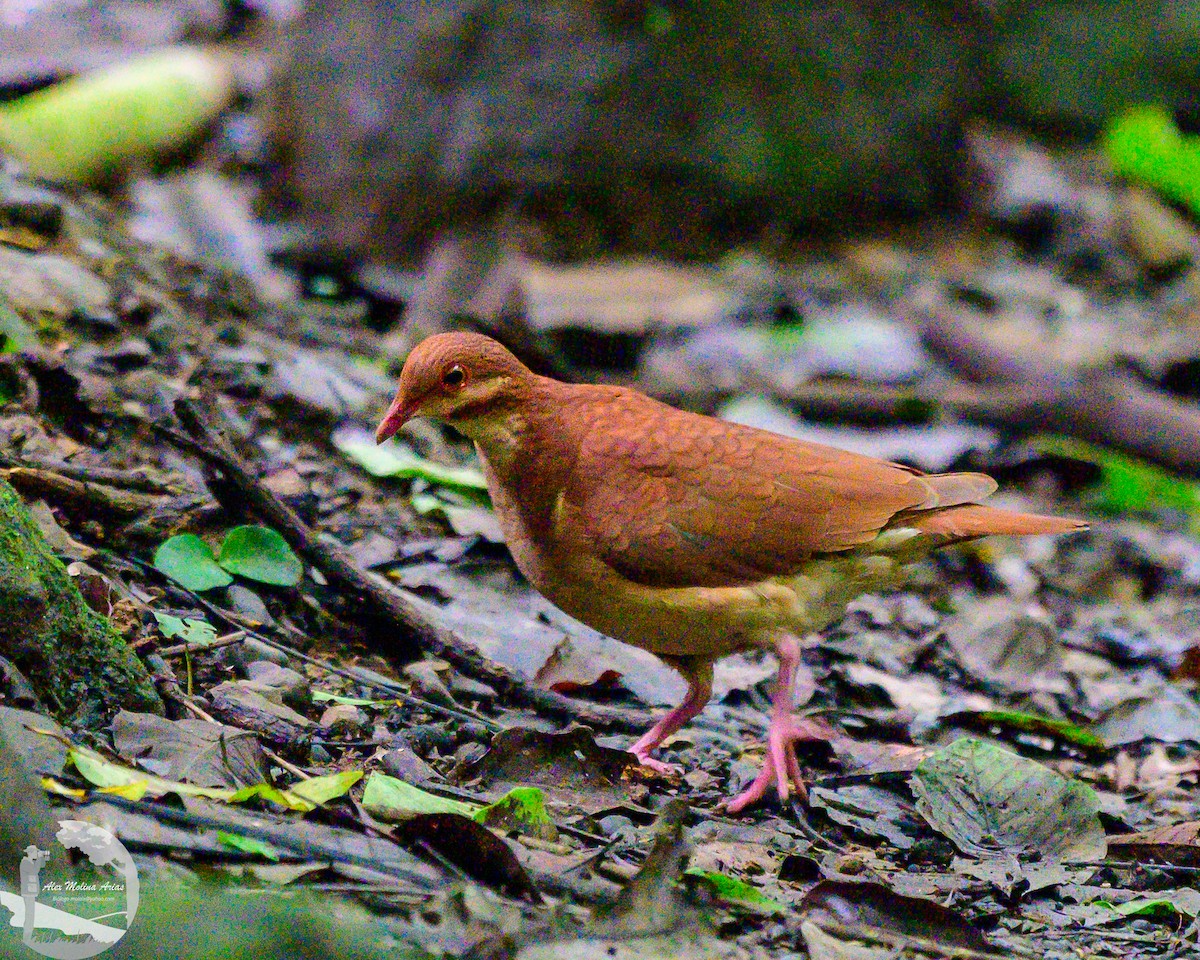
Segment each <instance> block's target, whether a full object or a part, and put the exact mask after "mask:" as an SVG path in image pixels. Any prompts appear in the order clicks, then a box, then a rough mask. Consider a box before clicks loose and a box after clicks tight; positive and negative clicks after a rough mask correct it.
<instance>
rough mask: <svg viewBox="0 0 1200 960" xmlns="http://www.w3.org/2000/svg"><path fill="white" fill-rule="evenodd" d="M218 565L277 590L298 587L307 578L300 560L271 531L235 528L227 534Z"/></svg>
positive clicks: (256, 528) (265, 528) (259, 528)
mask: <svg viewBox="0 0 1200 960" xmlns="http://www.w3.org/2000/svg"><path fill="white" fill-rule="evenodd" d="M217 563H219V564H220V565H221V566H222V567H224V568H225V569H226V570H228V571H229V572H230V573H236V574H237V575H238V576H240V577H245V578H246V579H247V580H257V581H258V582H259V583H269V584H271V585H272V586H276V587H294V586H296V584H298V583H299V582H300V578H301V577H303V576H304V564H302V563H301V562H300V558H299V557H298V556H296V555H295V554H294V553H292V548H291V547H289V546H288V545H287V541H286V540H284V539H283V537H281V536H280V535H279V534H278V533H276V532H275V531H274V530H272V529H270V528H269V527H234V528H233V529H232V530H230V531H229V533H227V534H225V542H224V543H222V544H221V555H220V556H219V557H217Z"/></svg>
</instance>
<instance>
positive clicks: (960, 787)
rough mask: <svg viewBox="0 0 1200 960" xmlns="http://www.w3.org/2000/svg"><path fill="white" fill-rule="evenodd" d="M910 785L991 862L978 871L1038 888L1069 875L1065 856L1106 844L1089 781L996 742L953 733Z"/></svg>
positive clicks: (1088, 853)
mask: <svg viewBox="0 0 1200 960" xmlns="http://www.w3.org/2000/svg"><path fill="white" fill-rule="evenodd" d="M910 786H911V788H912V792H913V794H914V795H915V796H916V798H917V810H918V811H919V812H920V814H921V816H922V817H924V818H925V820H926V822H928V823H929V825H930V826H931V827H933V828H934V829H935V830H937V831H939V832H940V833H942V834H944V835H945V836H947V837H949V839H950V840H952V841H953V842H954V845H955V846H956V847H957V848H958V849H959V850H960V851H962V853H964V854H965V855H966V856H968V857H971V858H973V859H974V860H977V861H980V862H981V863H983V864H985V865H986V867H985V869H984V870H982V871H975V872H974V873H973V875H975V876H980V877H986V878H987V879H993V880H995V881H996V882H1000V881H1001V880H1005V879H1007V880H1012V881H1015V880H1016V879H1018V878H1024V879H1026V880H1028V881H1029V885H1030V889H1031V890H1040V889H1042V888H1043V887H1046V886H1049V885H1050V884H1053V883H1063V882H1065V881H1066V880H1067V879H1068V874H1067V871H1066V869H1065V868H1064V867H1063V864H1064V863H1066V862H1070V861H1089V860H1100V859H1103V857H1104V855H1105V851H1106V850H1107V844H1106V842H1105V839H1104V829H1103V827H1101V825H1100V819H1099V816H1098V813H1099V810H1100V800H1099V798H1098V797H1097V796H1096V793H1095V791H1094V790H1092V788H1091V787H1089V786H1087V785H1086V784H1083V783H1080V782H1079V781H1077V780H1069V779H1067V778H1066V777H1064V776H1062V775H1061V774H1059V773H1057V772H1055V771H1054V770H1051V769H1050V768H1049V767H1045V766H1043V765H1042V764H1040V763H1035V762H1034V761H1032V760H1028V759H1026V758H1025V757H1022V756H1020V755H1018V754H1015V753H1012V752H1011V751H1009V750H1005V749H1004V748H1002V747H999V746H996V745H995V744H993V743H989V742H986V741H983V740H975V739H972V738H970V737H964V738H963V739H960V740H956V741H954V743H952V744H950V746H948V747H944V748H943V749H941V750H939V751H938V752H937V753H934V754H932V755H930V756H928V757H926V758H925V759H924V760H922V761H921V762H920V763H919V764H918V765H917V768H916V770H914V771H913V775H912V780H911V782H910Z"/></svg>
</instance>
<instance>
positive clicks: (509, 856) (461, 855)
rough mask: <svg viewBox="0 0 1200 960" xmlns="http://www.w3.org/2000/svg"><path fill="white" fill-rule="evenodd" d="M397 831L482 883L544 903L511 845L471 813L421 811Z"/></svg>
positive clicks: (521, 897) (525, 898)
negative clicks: (470, 815) (472, 817)
mask: <svg viewBox="0 0 1200 960" xmlns="http://www.w3.org/2000/svg"><path fill="white" fill-rule="evenodd" d="M401 782H403V781H401ZM412 789H414V790H415V789H416V788H415V787H413V788H412ZM396 830H397V833H398V834H399V835H400V836H401V837H403V838H404V839H405V840H407V841H408V842H409V843H420V844H422V845H425V846H427V847H429V848H430V849H432V850H434V851H436V852H437V853H439V854H440V855H441V856H443V857H445V858H446V859H447V860H449V861H450V862H451V863H453V864H454V865H455V866H456V867H459V868H461V869H462V870H463V871H464V872H465V873H466V874H467V875H468V876H470V877H471V878H472V879H474V880H478V881H479V882H480V883H483V884H486V885H487V886H490V887H495V888H496V889H498V890H501V891H503V892H504V893H507V894H508V895H509V896H513V897H518V898H520V899H524V900H530V901H532V902H534V903H540V902H541V896H540V895H539V894H538V892H537V890H535V889H534V886H533V883H532V882H531V881H530V879H529V875H528V874H527V873H526V872H525V868H524V867H522V866H521V864H520V861H518V860H517V857H516V855H515V854H514V853H513V852H512V850H511V849H509V846H508V844H507V843H505V842H504V841H503V840H501V839H500V838H499V837H497V836H496V835H495V834H494V833H492V832H491V831H490V830H489V829H487V827H485V826H483V825H481V824H479V823H476V822H475V821H474V820H472V819H471V818H470V817H469V816H464V815H463V814H461V813H451V812H441V813H434V812H428V813H419V814H415V815H414V816H411V817H408V818H407V819H405V820H404V822H403V823H401V824H400V825H399V826H398V827H397V828H396Z"/></svg>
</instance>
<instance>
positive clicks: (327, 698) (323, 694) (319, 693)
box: [312, 690, 396, 707]
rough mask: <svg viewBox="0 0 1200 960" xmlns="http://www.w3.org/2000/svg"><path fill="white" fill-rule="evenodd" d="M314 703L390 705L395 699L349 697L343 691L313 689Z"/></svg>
mask: <svg viewBox="0 0 1200 960" xmlns="http://www.w3.org/2000/svg"><path fill="white" fill-rule="evenodd" d="M312 698H313V702H314V703H344V704H347V705H348V706H351V707H390V706H391V705H392V704H394V703H395V702H396V701H395V700H364V699H363V698H362V697H347V696H345V695H344V694H341V693H329V692H328V691H325V690H314V691H313V695H312Z"/></svg>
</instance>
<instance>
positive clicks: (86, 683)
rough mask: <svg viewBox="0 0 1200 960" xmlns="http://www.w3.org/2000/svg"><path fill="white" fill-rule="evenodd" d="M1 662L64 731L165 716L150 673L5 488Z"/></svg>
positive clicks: (0, 523) (0, 531)
mask: <svg viewBox="0 0 1200 960" xmlns="http://www.w3.org/2000/svg"><path fill="white" fill-rule="evenodd" d="M0 656H3V657H6V658H7V659H9V660H11V661H12V662H13V663H14V664H16V666H17V667H18V669H20V670H21V671H22V672H23V673H24V674H25V676H26V677H28V678H29V681H30V683H31V684H33V687H34V689H35V690H36V691H37V693H38V696H40V697H41V698H42V700H43V701H44V702H45V704H46V705H47V706H48V707H49V708H50V710H51V711H52V712H54V713H55V714H56V715H57V716H58V717H59V718H60V719H61V720H63V721H64V722H65V723H68V724H71V725H73V726H88V727H97V726H100V725H102V724H104V723H106V722H107V721H108V720H110V719H111V718H112V716H113V715H114V714H115V713H116V712H117V711H118V710H119V709H121V708H122V707H125V708H126V709H129V710H139V711H143V712H153V713H162V701H161V700H160V699H159V697H158V694H157V692H156V691H155V689H154V685H153V683H152V682H151V681H150V678H149V677H148V676H147V674H146V669H145V667H144V666H142V663H141V661H140V660H138V658H137V657H136V656H135V655H134V654H133V653H132V651H130V650H129V648H128V647H127V646H126V645H125V642H124V641H123V640H122V639H121V638H120V637H119V636H118V635H117V634H116V632H115V631H114V630H113V629H112V627H111V626H110V625H109V623H108V621H107V620H105V619H104V618H103V617H101V616H99V615H98V614H97V613H96V612H95V611H93V610H92V609H91V608H89V607H88V605H87V604H86V603H84V601H83V597H81V596H80V595H79V590H78V589H77V588H76V586H75V584H74V582H72V580H71V577H70V576H69V575H68V573H67V571H66V568H65V567H63V565H62V563H61V562H60V561H59V560H58V558H57V557H55V556H54V554H53V553H51V552H50V547H49V545H48V544H47V543H46V540H45V538H44V537H43V536H42V534H41V532H40V531H39V530H38V528H37V527H36V526H35V525H34V523H33V521H32V520H31V519H30V516H29V512H28V511H27V510H26V509H25V505H24V504H23V503H22V502H21V499H20V497H19V496H17V493H16V491H15V490H13V488H12V487H11V486H9V485H8V483H6V482H4V481H0Z"/></svg>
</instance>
